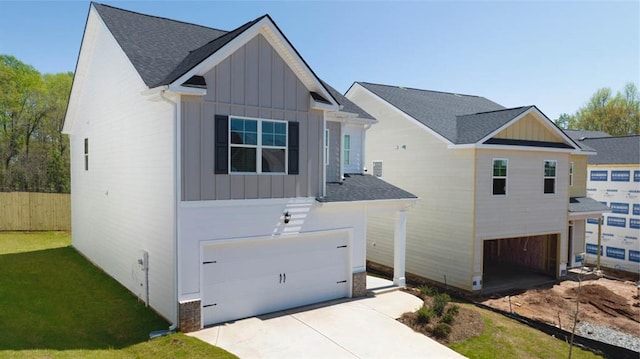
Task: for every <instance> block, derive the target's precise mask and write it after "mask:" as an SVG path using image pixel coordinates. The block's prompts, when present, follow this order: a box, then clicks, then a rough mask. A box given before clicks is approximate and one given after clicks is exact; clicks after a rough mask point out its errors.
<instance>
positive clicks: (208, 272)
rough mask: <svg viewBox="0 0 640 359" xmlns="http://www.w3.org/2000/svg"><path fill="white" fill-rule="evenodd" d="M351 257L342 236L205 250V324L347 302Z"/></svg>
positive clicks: (295, 238) (316, 235) (254, 242)
mask: <svg viewBox="0 0 640 359" xmlns="http://www.w3.org/2000/svg"><path fill="white" fill-rule="evenodd" d="M349 253H350V248H349V247H348V234H347V233H346V232H330V233H314V234H301V235H296V236H292V237H287V238H278V239H271V238H270V239H264V240H247V241H238V242H227V243H224V244H211V245H207V246H205V247H204V248H203V263H202V318H203V324H204V325H210V324H215V323H220V322H225V321H229V320H233V319H239V318H245V317H250V316H254V315H259V314H264V313H270V312H274V311H278V310H283V309H288V308H294V307H298V306H302V305H307V304H312V303H317V302H321V301H325V300H330V299H336V298H343V297H346V296H348V295H349V288H350V286H351V278H350V277H351V276H350V273H351V271H350V270H349Z"/></svg>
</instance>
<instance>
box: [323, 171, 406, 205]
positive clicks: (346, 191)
mask: <svg viewBox="0 0 640 359" xmlns="http://www.w3.org/2000/svg"><path fill="white" fill-rule="evenodd" d="M417 198H418V197H417V196H416V195H414V194H412V193H409V192H407V191H405V190H403V189H401V188H398V187H396V186H394V185H392V184H389V183H387V182H385V181H383V180H381V179H379V178H378V177H375V176H371V175H366V174H365V175H363V174H345V179H344V180H343V181H342V182H341V183H327V192H326V196H325V197H322V198H317V199H316V200H317V201H318V202H322V203H328V202H355V201H379V200H397V199H417Z"/></svg>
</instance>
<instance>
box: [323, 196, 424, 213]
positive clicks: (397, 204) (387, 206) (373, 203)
mask: <svg viewBox="0 0 640 359" xmlns="http://www.w3.org/2000/svg"><path fill="white" fill-rule="evenodd" d="M419 200H420V199H419V198H404V199H380V200H370V201H346V202H318V205H319V207H323V208H327V209H331V208H336V209H338V208H339V209H347V208H349V207H353V208H356V207H357V208H362V207H363V206H364V207H365V208H366V209H367V210H372V209H373V210H386V211H398V210H406V209H409V208H411V207H413V206H415V204H416V203H417V202H418V201H419Z"/></svg>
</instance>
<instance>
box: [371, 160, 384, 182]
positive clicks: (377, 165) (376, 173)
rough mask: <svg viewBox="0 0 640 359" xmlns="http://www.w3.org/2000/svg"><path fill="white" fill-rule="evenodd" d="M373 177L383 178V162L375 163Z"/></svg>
mask: <svg viewBox="0 0 640 359" xmlns="http://www.w3.org/2000/svg"><path fill="white" fill-rule="evenodd" d="M373 175H374V176H375V177H378V178H382V161H373Z"/></svg>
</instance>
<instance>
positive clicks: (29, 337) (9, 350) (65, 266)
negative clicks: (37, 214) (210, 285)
mask: <svg viewBox="0 0 640 359" xmlns="http://www.w3.org/2000/svg"><path fill="white" fill-rule="evenodd" d="M168 326H169V323H167V322H166V321H165V320H164V319H163V318H162V317H160V316H159V315H157V314H156V313H155V312H153V311H152V310H151V309H149V308H147V307H145V306H144V303H141V302H140V301H138V300H137V298H136V297H135V296H133V295H132V294H131V293H130V292H129V291H127V290H126V289H125V288H124V287H122V286H121V285H120V284H119V283H118V282H116V281H115V280H114V279H112V278H111V277H109V276H108V275H106V274H105V273H103V272H102V271H101V270H99V269H98V268H96V267H94V266H93V265H92V264H90V263H89V262H88V261H87V260H86V259H85V258H84V257H82V256H81V255H80V254H78V252H76V251H75V249H73V248H72V247H71V246H70V236H69V234H67V233H63V232H32V233H16V232H0V327H2V328H3V332H2V335H1V336H0V357H11V358H13V357H16V358H22V357H39V358H49V357H55V358H75V357H90V358H143V357H149V358H151V357H152V358H192V357H208V358H235V356H234V355H232V354H230V353H228V352H226V351H224V350H222V349H220V348H216V347H214V346H211V345H209V344H206V343H204V342H202V341H200V340H198V339H196V338H191V337H187V336H185V335H183V334H175V335H170V336H167V337H163V338H159V339H154V340H151V341H150V340H148V335H149V332H151V331H154V330H159V329H166V328H167V327H168Z"/></svg>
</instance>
